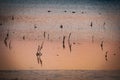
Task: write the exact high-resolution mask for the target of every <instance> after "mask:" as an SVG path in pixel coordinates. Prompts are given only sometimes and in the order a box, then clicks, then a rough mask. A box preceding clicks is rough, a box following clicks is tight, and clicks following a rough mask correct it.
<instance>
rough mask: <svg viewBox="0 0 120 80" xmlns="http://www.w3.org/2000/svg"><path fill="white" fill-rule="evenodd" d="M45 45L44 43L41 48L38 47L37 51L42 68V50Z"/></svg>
mask: <svg viewBox="0 0 120 80" xmlns="http://www.w3.org/2000/svg"><path fill="white" fill-rule="evenodd" d="M43 44H44V41H43V42H42V44H41V46H40V45H38V49H37V53H36V56H37V61H38V64H39V63H40V64H41V66H42V63H43V62H42V60H41V56H42V53H41V49H42V48H43Z"/></svg>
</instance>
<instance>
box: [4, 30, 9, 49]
mask: <svg viewBox="0 0 120 80" xmlns="http://www.w3.org/2000/svg"><path fill="white" fill-rule="evenodd" d="M8 38H9V31H8V32H7V34H6V37H5V39H4V44H5V46H6V47H8V42H7V40H8Z"/></svg>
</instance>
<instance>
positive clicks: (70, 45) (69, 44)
mask: <svg viewBox="0 0 120 80" xmlns="http://www.w3.org/2000/svg"><path fill="white" fill-rule="evenodd" d="M70 37H71V33H69V36H68V46H69V49H70V52H71V51H72V48H71V47H72V44H71V43H70Z"/></svg>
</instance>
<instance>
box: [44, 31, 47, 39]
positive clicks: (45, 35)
mask: <svg viewBox="0 0 120 80" xmlns="http://www.w3.org/2000/svg"><path fill="white" fill-rule="evenodd" d="M43 35H44V39H45V37H46V32H45V31H44V34H43Z"/></svg>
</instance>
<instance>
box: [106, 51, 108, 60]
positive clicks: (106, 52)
mask: <svg viewBox="0 0 120 80" xmlns="http://www.w3.org/2000/svg"><path fill="white" fill-rule="evenodd" d="M107 57H108V51H106V53H105V60H106V61H108V58H107Z"/></svg>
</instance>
